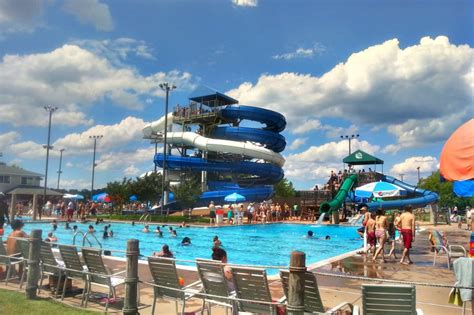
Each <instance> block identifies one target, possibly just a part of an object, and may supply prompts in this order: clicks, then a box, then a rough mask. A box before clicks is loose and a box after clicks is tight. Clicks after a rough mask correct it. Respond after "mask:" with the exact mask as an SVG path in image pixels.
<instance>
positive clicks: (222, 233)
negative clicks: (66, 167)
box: [5, 223, 362, 274]
mask: <svg viewBox="0 0 474 315" xmlns="http://www.w3.org/2000/svg"><path fill="white" fill-rule="evenodd" d="M89 224H90V223H86V224H83V223H71V224H70V226H71V227H72V226H73V225H77V226H78V230H79V231H82V232H86V231H87V228H88V226H89ZM92 225H93V226H94V227H95V230H96V232H95V235H96V237H97V238H98V239H99V241H100V242H101V243H102V246H103V248H108V249H117V250H125V249H126V243H127V240H128V239H132V238H135V239H138V240H139V241H140V253H141V254H142V255H144V256H150V255H152V254H153V252H155V251H160V250H161V247H162V246H163V244H168V246H169V247H170V249H171V251H172V252H173V253H174V255H175V257H176V258H178V259H186V260H194V259H195V258H207V259H210V257H211V254H212V250H211V248H212V245H213V242H212V240H213V237H214V236H215V235H217V236H219V239H220V240H221V242H222V247H223V248H224V249H225V250H226V251H227V256H228V261H229V263H236V264H247V265H273V266H286V265H288V264H289V262H290V253H291V252H292V251H294V250H299V251H303V252H305V253H306V264H307V265H309V264H312V263H315V262H318V261H321V260H324V259H327V258H331V257H334V256H337V255H341V254H344V253H347V252H349V251H353V250H356V249H358V248H360V247H361V246H362V242H361V240H360V238H359V236H358V234H357V232H356V228H357V227H352V226H351V227H349V226H315V225H303V224H286V223H278V224H265V225H239V226H229V227H219V228H208V227H189V228H179V227H176V226H173V229H175V230H177V234H178V236H177V237H171V234H170V233H169V232H168V226H166V227H162V228H161V229H162V231H163V237H159V236H158V235H156V234H155V233H154V230H155V228H156V224H152V225H150V232H149V233H143V232H142V229H143V225H142V224H136V225H135V226H132V225H131V224H130V223H111V225H112V226H111V230H112V231H113V232H114V237H112V238H107V239H102V231H103V228H104V226H105V225H107V223H101V224H98V225H95V224H94V223H92ZM23 229H24V231H26V232H30V231H31V230H32V229H42V230H43V238H46V236H47V234H48V232H50V231H52V226H51V224H50V223H26V224H25V227H24V228H23ZM308 230H312V231H313V232H314V236H313V238H305V237H304V236H305V235H306V233H307V231H308ZM9 233H10V228H9V227H8V228H7V229H6V231H5V235H8V234H9ZM54 234H55V235H56V236H57V237H58V242H59V243H63V244H72V240H73V232H72V230H66V229H65V223H59V225H58V229H57V230H56V232H54ZM326 235H329V236H330V237H331V239H330V240H325V239H324V238H325V236H326ZM185 236H187V237H189V238H191V242H192V244H191V245H190V246H181V245H180V243H181V240H182V239H183V237H185ZM90 239H91V241H92V242H94V241H93V240H92V238H90ZM76 244H77V245H82V237H80V236H78V237H77V240H76ZM112 255H113V256H121V257H124V256H125V255H124V253H116V252H113V253H112ZM179 264H185V265H186V264H187V265H193V264H192V263H179ZM275 272H276V271H275ZM275 272H271V271H270V270H269V273H270V274H272V273H275Z"/></svg>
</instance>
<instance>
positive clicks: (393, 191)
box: [355, 182, 406, 198]
mask: <svg viewBox="0 0 474 315" xmlns="http://www.w3.org/2000/svg"><path fill="white" fill-rule="evenodd" d="M405 194H406V190H405V189H403V188H401V187H398V186H397V185H394V184H390V183H386V182H373V183H369V184H366V185H364V186H360V187H357V188H356V190H355V195H356V196H357V197H365V198H369V197H371V196H373V197H378V198H383V197H396V196H401V195H405Z"/></svg>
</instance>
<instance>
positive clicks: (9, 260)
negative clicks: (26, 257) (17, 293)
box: [0, 237, 23, 285]
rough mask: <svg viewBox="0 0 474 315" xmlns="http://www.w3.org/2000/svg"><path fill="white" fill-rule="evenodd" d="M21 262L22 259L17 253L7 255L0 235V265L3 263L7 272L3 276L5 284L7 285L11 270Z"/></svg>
mask: <svg viewBox="0 0 474 315" xmlns="http://www.w3.org/2000/svg"><path fill="white" fill-rule="evenodd" d="M19 264H23V260H22V258H21V257H20V256H19V255H7V251H6V250H5V245H4V244H3V240H2V238H1V237H0V265H4V266H5V268H6V270H7V274H6V276H5V285H8V280H10V275H11V273H12V270H13V269H15V265H19Z"/></svg>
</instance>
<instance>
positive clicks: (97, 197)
mask: <svg viewBox="0 0 474 315" xmlns="http://www.w3.org/2000/svg"><path fill="white" fill-rule="evenodd" d="M92 200H93V201H100V202H110V197H109V194H107V193H100V194H97V195H94V196H92Z"/></svg>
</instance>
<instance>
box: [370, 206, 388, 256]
mask: <svg viewBox="0 0 474 315" xmlns="http://www.w3.org/2000/svg"><path fill="white" fill-rule="evenodd" d="M387 228H388V224H387V217H386V216H385V215H384V211H383V210H382V209H379V210H377V216H376V218H375V237H376V238H377V240H378V241H379V248H377V251H376V252H375V255H374V258H373V261H375V260H377V257H378V256H379V255H380V253H382V261H383V262H385V253H384V245H385V241H386V240H387Z"/></svg>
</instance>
